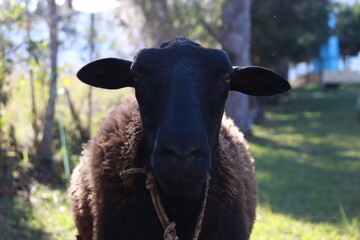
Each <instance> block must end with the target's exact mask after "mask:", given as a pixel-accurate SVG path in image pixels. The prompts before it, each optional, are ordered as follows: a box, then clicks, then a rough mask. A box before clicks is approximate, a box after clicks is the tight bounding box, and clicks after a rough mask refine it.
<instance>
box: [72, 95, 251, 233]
mask: <svg viewBox="0 0 360 240" xmlns="http://www.w3.org/2000/svg"><path fill="white" fill-rule="evenodd" d="M146 148H147V147H146V144H145V143H144V131H143V127H142V123H141V119H140V115H139V110H138V105H137V102H136V100H134V99H129V100H127V101H126V102H125V103H123V104H122V105H121V106H119V107H116V108H114V109H113V110H112V112H111V113H110V114H109V116H108V118H107V119H106V120H105V121H104V122H103V125H102V128H101V129H100V131H99V133H98V134H97V135H96V136H95V137H94V138H93V139H92V140H90V142H89V143H88V144H86V145H85V147H84V151H83V156H82V158H81V161H80V164H79V165H78V166H77V167H76V168H75V170H74V172H73V174H72V179H71V186H70V188H69V195H70V199H71V206H72V210H73V214H74V219H75V223H76V227H77V229H78V231H79V237H78V239H82V240H98V239H101V240H106V239H112V240H140V239H141V240H142V239H147V240H160V239H162V234H163V229H162V227H161V224H160V222H159V220H158V218H157V215H156V212H155V210H154V207H153V205H152V202H151V197H150V193H149V192H148V191H147V190H146V188H145V177H144V176H142V175H134V176H132V177H129V178H126V179H122V178H120V176H119V173H120V172H121V171H123V170H126V169H129V168H134V167H140V168H143V167H145V169H149V166H150V159H149V154H148V150H147V149H146ZM210 174H211V180H210V186H209V193H208V202H207V206H206V210H205V216H204V220H203V225H202V230H201V233H200V236H199V240H212V239H214V240H215V239H216V240H221V239H224V240H225V239H227V240H228V239H238V240H240V239H249V236H250V233H251V229H252V226H253V223H254V219H255V207H256V196H257V191H256V184H255V176H254V169H253V158H252V157H251V155H250V154H249V152H248V145H247V143H246V141H245V139H244V137H243V135H242V133H240V132H239V130H238V128H237V127H235V125H234V124H233V122H232V121H231V120H230V119H229V118H227V117H223V120H222V124H221V129H220V134H219V138H218V143H217V146H216V148H215V150H214V152H213V154H212V169H211V172H210ZM164 204H166V203H164ZM189 221H192V220H191V219H189ZM186 239H187V237H184V238H183V239H181V240H186Z"/></svg>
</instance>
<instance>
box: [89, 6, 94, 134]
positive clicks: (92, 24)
mask: <svg viewBox="0 0 360 240" xmlns="http://www.w3.org/2000/svg"><path fill="white" fill-rule="evenodd" d="M94 38H95V14H94V13H91V14H90V35H89V46H90V52H89V60H90V62H92V61H94V60H95V42H94ZM92 89H93V88H92V87H91V86H90V87H89V92H88V114H87V118H88V128H87V135H88V136H89V138H90V136H91V123H92V108H93V107H92Z"/></svg>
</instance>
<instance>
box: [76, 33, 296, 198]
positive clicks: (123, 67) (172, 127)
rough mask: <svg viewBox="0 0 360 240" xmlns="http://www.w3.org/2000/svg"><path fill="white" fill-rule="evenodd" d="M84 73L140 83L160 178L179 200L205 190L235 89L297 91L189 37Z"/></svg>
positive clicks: (100, 83) (97, 82)
mask: <svg viewBox="0 0 360 240" xmlns="http://www.w3.org/2000/svg"><path fill="white" fill-rule="evenodd" d="M77 76H78V78H79V79H80V80H81V81H83V82H85V83H87V84H89V85H91V86H94V87H100V88H106V89H119V88H123V87H134V88H135V94H136V98H137V101H138V103H139V110H140V115H141V119H142V122H143V126H144V130H145V135H146V140H147V143H148V145H149V149H150V153H149V155H150V156H151V166H152V169H153V171H154V173H155V177H156V180H157V182H158V183H159V185H160V187H161V189H162V190H163V191H164V192H165V193H167V194H169V195H171V196H179V197H197V196H199V195H201V192H202V189H203V186H204V183H205V179H206V176H207V173H208V172H209V171H210V169H211V159H212V154H213V151H214V149H215V147H216V143H217V139H218V135H219V130H220V124H221V119H222V115H223V112H224V105H225V101H226V98H227V95H228V91H229V90H235V91H239V92H242V93H245V94H248V95H254V96H270V95H275V94H279V93H283V92H286V91H288V90H289V89H290V85H289V83H288V82H287V81H286V80H285V79H284V78H282V77H281V76H279V75H278V74H276V73H274V72H272V71H270V70H268V69H265V68H261V67H254V66H252V67H233V66H232V64H231V62H230V60H229V57H228V55H227V54H226V52H224V51H221V50H217V49H209V48H204V47H202V46H201V45H199V44H197V43H195V42H193V41H191V40H188V39H186V38H176V39H174V40H171V41H169V42H165V43H163V44H162V45H161V47H160V48H149V49H143V50H141V51H140V52H139V53H138V54H137V55H136V56H135V58H134V61H133V62H131V61H126V60H122V59H116V58H107V59H101V60H98V61H95V62H92V63H90V64H88V65H86V66H84V67H83V68H82V69H81V70H80V71H79V72H78V75H77Z"/></svg>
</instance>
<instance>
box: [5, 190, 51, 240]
mask: <svg viewBox="0 0 360 240" xmlns="http://www.w3.org/2000/svg"><path fill="white" fill-rule="evenodd" d="M31 212H32V206H31V203H30V201H29V199H27V196H25V195H24V196H21V195H18V196H5V197H2V198H0V222H1V224H0V233H1V239H2V240H34V239H37V240H47V239H50V238H49V236H48V234H47V233H45V232H43V231H42V230H41V229H38V228H37V227H36V223H35V222H34V221H33V219H31V216H32V214H31Z"/></svg>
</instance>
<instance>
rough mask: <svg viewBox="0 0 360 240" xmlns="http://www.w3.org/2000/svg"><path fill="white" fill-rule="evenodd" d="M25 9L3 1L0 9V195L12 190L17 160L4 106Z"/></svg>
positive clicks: (16, 152) (15, 148)
mask: <svg viewBox="0 0 360 240" xmlns="http://www.w3.org/2000/svg"><path fill="white" fill-rule="evenodd" d="M24 10H25V9H24V8H23V7H21V6H20V5H19V4H18V3H17V2H14V1H3V2H2V6H1V8H0V183H1V184H0V196H2V195H3V194H7V193H9V192H11V191H12V190H13V189H12V183H13V182H12V178H13V177H12V171H13V169H14V168H15V166H16V164H17V161H18V158H19V156H18V148H17V142H16V139H15V130H14V126H13V124H12V123H11V122H10V121H9V119H11V116H9V114H8V113H7V109H6V106H7V104H8V102H9V99H10V97H11V96H10V88H11V86H10V83H9V81H8V77H9V74H10V73H11V72H12V70H13V62H14V59H13V57H14V55H15V52H16V51H17V50H18V49H19V48H20V47H21V42H16V41H14V40H13V39H14V38H13V35H17V34H19V31H20V29H21V28H22V27H23V26H24V18H23V17H22V16H23V13H24Z"/></svg>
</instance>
